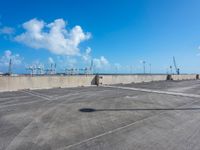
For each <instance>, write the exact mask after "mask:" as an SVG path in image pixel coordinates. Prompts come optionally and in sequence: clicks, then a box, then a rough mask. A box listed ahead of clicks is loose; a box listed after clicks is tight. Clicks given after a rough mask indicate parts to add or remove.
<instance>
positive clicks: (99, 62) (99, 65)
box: [93, 56, 109, 69]
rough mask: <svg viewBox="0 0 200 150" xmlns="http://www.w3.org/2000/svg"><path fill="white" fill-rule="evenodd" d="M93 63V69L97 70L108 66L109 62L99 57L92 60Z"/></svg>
mask: <svg viewBox="0 0 200 150" xmlns="http://www.w3.org/2000/svg"><path fill="white" fill-rule="evenodd" d="M93 63H94V67H95V68H97V69H103V68H104V67H107V66H108V65H109V61H108V60H107V59H106V58H105V57H104V56H101V57H100V58H94V59H93Z"/></svg>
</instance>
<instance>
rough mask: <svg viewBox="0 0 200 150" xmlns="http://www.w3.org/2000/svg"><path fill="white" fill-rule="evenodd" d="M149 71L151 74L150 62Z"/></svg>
mask: <svg viewBox="0 0 200 150" xmlns="http://www.w3.org/2000/svg"><path fill="white" fill-rule="evenodd" d="M149 73H150V74H151V64H149Z"/></svg>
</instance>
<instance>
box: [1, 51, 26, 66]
mask: <svg viewBox="0 0 200 150" xmlns="http://www.w3.org/2000/svg"><path fill="white" fill-rule="evenodd" d="M10 59H11V60H12V64H13V65H20V64H21V63H22V61H23V58H22V57H21V56H20V55H19V54H12V52H11V51H10V50H6V51H5V52H4V55H3V56H2V57H0V66H8V65H9V62H10Z"/></svg>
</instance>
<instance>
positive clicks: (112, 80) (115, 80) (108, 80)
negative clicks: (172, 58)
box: [99, 75, 167, 84]
mask: <svg viewBox="0 0 200 150" xmlns="http://www.w3.org/2000/svg"><path fill="white" fill-rule="evenodd" d="M166 78H167V77H166V75H101V78H100V81H99V83H100V84H120V83H123V84H128V83H139V82H151V81H162V80H166Z"/></svg>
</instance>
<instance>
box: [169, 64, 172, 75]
mask: <svg viewBox="0 0 200 150" xmlns="http://www.w3.org/2000/svg"><path fill="white" fill-rule="evenodd" d="M169 68H170V73H171V74H172V66H170V67H169Z"/></svg>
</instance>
